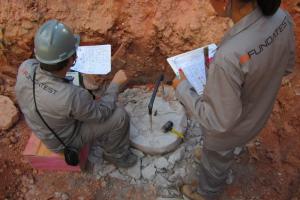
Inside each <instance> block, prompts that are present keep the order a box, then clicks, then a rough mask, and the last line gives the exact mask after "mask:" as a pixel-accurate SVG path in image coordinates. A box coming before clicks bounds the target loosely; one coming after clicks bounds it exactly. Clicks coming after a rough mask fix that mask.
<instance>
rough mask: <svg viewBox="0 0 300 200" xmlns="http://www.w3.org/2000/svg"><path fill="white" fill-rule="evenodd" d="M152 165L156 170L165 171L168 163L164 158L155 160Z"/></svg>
mask: <svg viewBox="0 0 300 200" xmlns="http://www.w3.org/2000/svg"><path fill="white" fill-rule="evenodd" d="M154 164H155V167H156V168H157V169H167V168H168V166H169V162H168V160H167V159H166V158H165V157H160V158H158V159H156V160H155V162H154Z"/></svg>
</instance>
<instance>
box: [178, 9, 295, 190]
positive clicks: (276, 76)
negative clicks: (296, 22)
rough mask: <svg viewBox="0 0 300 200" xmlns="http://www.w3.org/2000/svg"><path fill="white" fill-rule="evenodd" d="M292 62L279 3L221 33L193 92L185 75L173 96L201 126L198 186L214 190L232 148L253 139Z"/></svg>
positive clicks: (288, 27)
mask: <svg viewBox="0 0 300 200" xmlns="http://www.w3.org/2000/svg"><path fill="white" fill-rule="evenodd" d="M294 63H295V39H294V31H293V21H292V18H291V17H290V15H289V14H288V13H286V12H285V11H283V10H282V9H279V10H278V11H277V12H276V13H275V14H274V15H273V16H270V17H266V16H264V15H263V14H262V12H261V10H260V9H259V8H257V9H255V10H254V11H253V12H251V13H250V14H249V15H247V16H246V17H244V18H243V19H242V20H240V21H239V22H238V23H237V24H235V26H234V27H232V29H231V30H230V31H229V32H228V33H227V34H226V35H225V36H224V38H223V40H222V42H221V44H220V45H219V47H218V50H217V52H216V54H215V56H214V60H213V62H212V63H211V64H210V66H209V70H208V78H207V84H206V87H205V90H204V93H203V95H202V96H198V95H197V94H196V93H195V92H194V90H192V89H191V85H190V84H189V83H188V81H183V82H181V83H180V84H179V86H178V87H177V89H176V92H177V97H178V99H179V100H180V101H181V102H182V103H183V104H184V106H185V107H186V109H187V110H188V111H189V112H192V113H193V115H194V116H195V117H196V118H197V120H198V122H199V123H200V124H201V126H202V127H203V130H204V132H205V133H204V148H203V159H202V168H203V169H202V171H201V173H202V175H201V177H200V189H199V191H200V192H201V191H202V194H205V193H206V194H216V193H218V191H220V188H221V187H220V186H221V185H222V184H221V183H223V182H224V180H225V179H226V173H227V172H228V169H229V168H230V166H231V163H232V160H233V153H232V150H233V149H234V148H235V147H238V146H243V145H245V144H246V143H247V142H249V141H250V140H251V139H253V138H254V137H255V136H256V135H257V134H258V133H259V132H260V130H261V129H262V128H263V127H264V125H265V123H266V122H267V120H268V118H269V116H270V113H271V112H272V108H273V105H274V102H275V99H276V95H277V93H278V90H279V88H280V86H281V80H282V77H283V76H284V75H286V74H287V73H289V72H292V69H293V66H294Z"/></svg>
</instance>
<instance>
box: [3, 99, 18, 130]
mask: <svg viewBox="0 0 300 200" xmlns="http://www.w3.org/2000/svg"><path fill="white" fill-rule="evenodd" d="M18 119H19V112H18V109H17V108H16V106H15V105H14V103H13V102H12V100H10V98H8V97H6V96H3V95H0V130H7V129H9V128H11V127H12V126H13V125H14V124H15V123H16V122H17V121H18Z"/></svg>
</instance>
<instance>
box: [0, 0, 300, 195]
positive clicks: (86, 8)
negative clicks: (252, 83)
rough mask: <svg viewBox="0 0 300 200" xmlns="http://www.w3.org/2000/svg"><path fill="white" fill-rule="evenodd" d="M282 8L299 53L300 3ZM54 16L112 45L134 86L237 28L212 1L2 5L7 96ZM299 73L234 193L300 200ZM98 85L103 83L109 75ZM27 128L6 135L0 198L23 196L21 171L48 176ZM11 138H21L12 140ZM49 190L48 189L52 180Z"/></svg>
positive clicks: (25, 0)
mask: <svg viewBox="0 0 300 200" xmlns="http://www.w3.org/2000/svg"><path fill="white" fill-rule="evenodd" d="M283 3H284V5H283V6H284V7H285V8H286V9H288V10H289V11H290V13H291V14H292V16H293V18H294V20H295V24H296V26H295V27H296V29H295V33H296V39H297V51H298V52H299V50H300V49H299V45H298V44H299V38H300V37H299V36H300V28H299V25H300V1H299V0H284V1H283ZM48 19H58V20H60V21H63V22H65V23H66V24H68V25H69V26H70V27H71V28H72V29H73V30H74V32H75V33H78V34H80V35H81V41H82V44H85V45H90V44H106V43H110V44H112V48H113V55H114V56H113V67H114V71H115V70H117V69H120V68H123V69H125V70H126V71H127V72H128V75H129V77H130V79H131V80H132V83H140V84H141V83H149V82H153V81H154V78H156V77H157V74H158V73H160V72H165V73H166V74H167V77H168V79H169V80H170V79H171V78H172V76H173V73H172V72H171V70H170V67H169V66H168V64H167V63H166V58H167V57H169V56H172V55H175V54H178V53H181V52H184V51H188V50H191V49H194V48H197V47H199V46H202V45H206V44H209V43H211V42H218V41H219V40H220V39H221V37H222V35H223V34H224V32H225V31H226V30H227V29H228V28H229V27H230V25H231V21H230V20H228V19H224V18H219V17H216V15H215V13H214V11H213V9H212V8H211V6H210V4H209V0H115V1H113V0H85V1H79V0H51V1H50V0H48V1H47V0H39V1H35V0H22V1H21V0H0V95H5V96H9V97H10V98H11V99H12V100H13V101H14V102H15V95H14V92H13V87H14V84H15V76H16V72H17V69H18V65H19V64H20V63H21V62H22V61H23V60H25V59H27V58H30V57H32V56H33V53H32V51H33V37H34V34H35V31H36V30H37V28H38V27H39V26H40V25H41V24H42V23H43V22H45V21H46V20H48ZM299 68H300V60H299V56H298V55H297V62H296V66H295V72H294V74H293V75H292V76H291V77H289V78H287V79H285V80H284V82H283V84H282V88H281V90H280V92H279V95H278V98H277V101H276V104H275V107H274V110H273V113H272V116H271V118H270V120H269V121H268V123H267V125H266V128H265V129H264V130H263V131H262V133H261V135H260V137H258V138H257V142H256V143H255V145H253V146H252V147H251V145H250V146H249V157H250V158H251V162H250V163H247V166H254V169H255V170H254V171H253V172H252V173H246V172H245V169H246V167H245V168H242V169H241V174H242V175H241V178H240V180H239V181H238V182H237V183H236V184H234V185H233V187H231V189H228V191H227V192H228V194H229V195H230V196H234V197H236V199H253V197H254V198H255V197H257V199H280V200H283V199H293V200H296V199H300V190H299V188H300V181H299V180H300V171H299V170H300V156H299V155H300V134H299V132H300V123H299V122H300V96H299V95H300V72H299ZM104 78H107V77H104ZM93 80H94V81H95V83H97V84H98V83H100V82H101V81H103V78H99V77H98V78H96V79H95V78H93ZM0 109H1V107H0ZM24 127H25V124H24V119H22V118H21V122H20V123H18V124H17V125H16V126H15V127H13V128H12V129H11V130H8V131H2V132H0V158H1V159H0V163H1V165H0V175H1V177H2V178H3V180H5V181H4V182H5V184H4V182H3V184H0V197H2V196H4V195H8V196H13V197H14V194H15V193H16V194H18V193H21V192H20V189H19V188H20V187H19V186H20V182H21V178H20V177H21V175H22V174H23V175H24V174H25V175H26V174H27V175H30V176H32V175H33V176H34V177H35V178H36V179H37V180H38V179H39V178H40V177H41V175H39V174H36V172H32V169H31V168H30V167H29V165H28V163H27V164H26V162H24V158H23V157H22V155H21V152H22V150H23V149H24V147H25V144H26V141H27V139H28V135H29V130H28V128H24ZM11 135H13V136H14V137H16V138H17V140H13V142H12V141H10V138H11V137H12V136H11ZM18 141H19V142H18ZM1 152H2V153H1ZM3 152H5V153H3ZM3 163H4V164H3ZM16 167H17V169H16V170H15V168H16ZM59 176H62V178H61V179H62V180H64V179H65V176H64V175H53V177H52V178H53V180H56V179H57V178H58V177H59ZM47 180H48V179H47ZM42 186H45V188H47V183H46V182H45V183H44V185H42ZM73 192H74V191H73ZM1 194H4V195H2V196H1ZM238 197H244V198H238ZM12 199H16V198H12ZM45 199H46V198H45ZM229 199H230V198H229Z"/></svg>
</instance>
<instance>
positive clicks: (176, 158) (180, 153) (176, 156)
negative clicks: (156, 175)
mask: <svg viewBox="0 0 300 200" xmlns="http://www.w3.org/2000/svg"><path fill="white" fill-rule="evenodd" d="M184 152H185V147H184V146H182V147H180V148H179V149H177V150H176V151H175V152H174V153H173V154H171V155H170V157H169V162H170V163H171V164H175V163H176V162H177V161H179V160H182V158H183V156H184Z"/></svg>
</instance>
